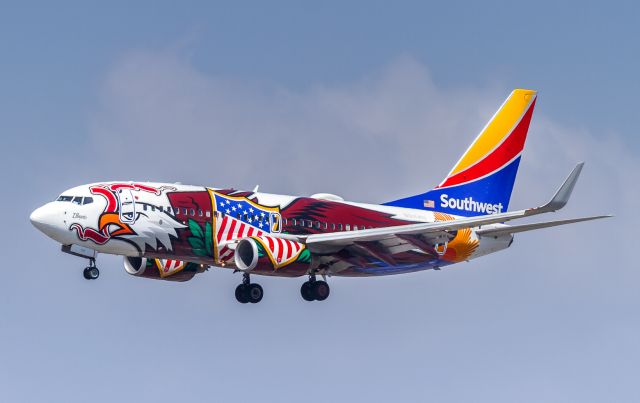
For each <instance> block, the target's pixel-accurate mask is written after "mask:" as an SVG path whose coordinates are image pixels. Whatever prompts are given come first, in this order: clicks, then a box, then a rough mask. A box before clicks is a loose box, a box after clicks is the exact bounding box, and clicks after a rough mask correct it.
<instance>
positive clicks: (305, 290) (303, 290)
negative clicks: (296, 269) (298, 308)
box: [300, 281, 315, 301]
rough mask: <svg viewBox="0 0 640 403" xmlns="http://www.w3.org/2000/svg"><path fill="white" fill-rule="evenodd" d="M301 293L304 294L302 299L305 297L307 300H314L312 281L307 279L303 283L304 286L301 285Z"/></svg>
mask: <svg viewBox="0 0 640 403" xmlns="http://www.w3.org/2000/svg"><path fill="white" fill-rule="evenodd" d="M300 295H302V299H304V300H305V301H313V300H314V299H315V298H314V297H313V293H312V291H311V283H310V282H308V281H305V282H304V283H302V287H300Z"/></svg>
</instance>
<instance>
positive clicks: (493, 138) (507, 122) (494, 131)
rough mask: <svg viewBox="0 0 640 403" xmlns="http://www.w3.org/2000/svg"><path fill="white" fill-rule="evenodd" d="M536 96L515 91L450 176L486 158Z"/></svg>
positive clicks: (529, 91) (525, 91)
mask: <svg viewBox="0 0 640 403" xmlns="http://www.w3.org/2000/svg"><path fill="white" fill-rule="evenodd" d="M535 95H536V91H532V90H522V89H516V90H513V92H512V93H511V95H509V98H507V100H506V101H505V102H504V104H502V106H501V107H500V109H498V112H496V114H495V115H494V116H493V118H492V119H491V120H490V121H489V123H487V125H486V126H485V128H484V129H482V131H481V132H480V134H479V135H478V137H476V139H475V141H474V142H473V143H472V144H471V146H470V147H469V149H468V150H467V152H466V153H464V155H463V156H462V158H460V161H458V163H457V164H456V166H455V167H454V168H453V170H452V171H451V173H450V174H449V176H452V175H455V174H457V173H459V172H462V171H464V170H465V169H467V168H469V167H470V166H472V165H474V164H476V163H477V162H479V161H480V160H482V158H484V157H485V156H486V155H487V154H488V153H489V152H490V151H491V150H493V149H494V148H496V146H497V145H498V144H500V142H502V140H503V139H504V138H505V137H506V136H507V135H508V134H509V133H511V130H512V129H513V127H514V126H515V124H516V123H517V122H518V121H519V120H520V118H521V117H522V115H524V113H525V112H526V111H527V106H529V104H530V103H531V101H532V99H533V98H534V96H535Z"/></svg>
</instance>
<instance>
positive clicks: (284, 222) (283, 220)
mask: <svg viewBox="0 0 640 403" xmlns="http://www.w3.org/2000/svg"><path fill="white" fill-rule="evenodd" d="M282 225H287V219H286V218H284V217H283V218H282Z"/></svg>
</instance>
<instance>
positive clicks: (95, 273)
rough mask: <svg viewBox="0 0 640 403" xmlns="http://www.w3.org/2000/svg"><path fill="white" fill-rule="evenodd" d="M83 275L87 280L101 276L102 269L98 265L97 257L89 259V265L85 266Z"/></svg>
mask: <svg viewBox="0 0 640 403" xmlns="http://www.w3.org/2000/svg"><path fill="white" fill-rule="evenodd" d="M82 275H83V276H84V278H85V279H87V280H95V279H97V278H98V277H100V270H98V268H97V267H96V259H94V258H90V259H89V266H87V267H85V268H84V271H83V272H82Z"/></svg>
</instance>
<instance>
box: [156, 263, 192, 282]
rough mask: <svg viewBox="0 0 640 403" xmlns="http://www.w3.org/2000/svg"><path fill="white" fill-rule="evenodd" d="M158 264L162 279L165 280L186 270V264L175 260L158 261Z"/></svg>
mask: <svg viewBox="0 0 640 403" xmlns="http://www.w3.org/2000/svg"><path fill="white" fill-rule="evenodd" d="M156 264H157V265H158V267H159V268H160V277H162V278H165V277H167V276H170V275H172V274H175V273H177V272H179V271H180V270H182V269H184V266H185V263H184V262H183V261H181V260H174V259H156Z"/></svg>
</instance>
